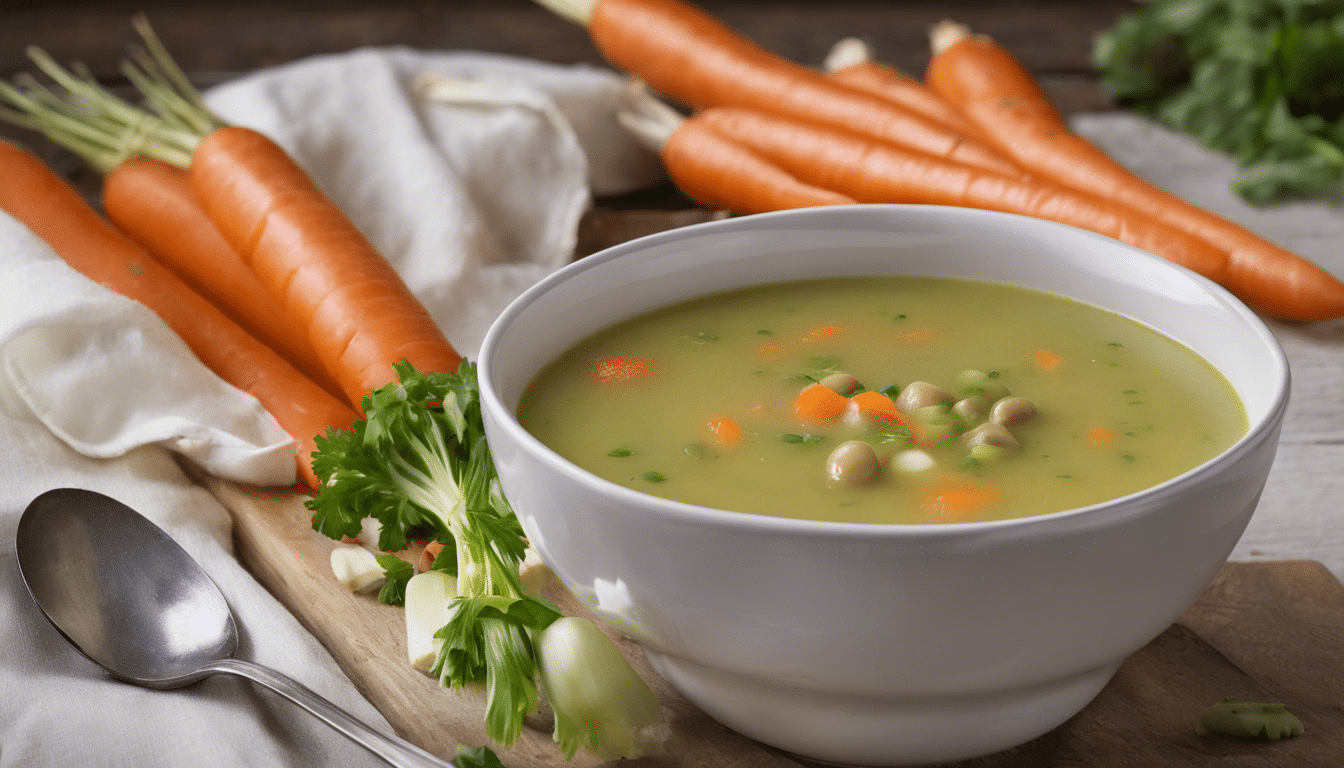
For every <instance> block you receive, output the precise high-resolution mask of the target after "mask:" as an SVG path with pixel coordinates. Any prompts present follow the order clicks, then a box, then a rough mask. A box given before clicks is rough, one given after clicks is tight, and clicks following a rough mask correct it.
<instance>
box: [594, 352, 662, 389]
mask: <svg viewBox="0 0 1344 768" xmlns="http://www.w3.org/2000/svg"><path fill="white" fill-rule="evenodd" d="M657 367H658V365H657V363H655V362H654V361H653V360H650V359H649V358H647V357H599V358H597V359H596V360H594V361H593V363H592V370H593V376H594V377H595V378H596V379H597V380H598V381H600V382H602V383H603V384H618V383H620V382H623V381H631V380H633V379H638V378H641V377H643V376H647V375H648V374H650V373H653V372H654V370H655V369H657Z"/></svg>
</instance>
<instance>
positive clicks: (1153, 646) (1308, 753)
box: [200, 478, 1344, 768]
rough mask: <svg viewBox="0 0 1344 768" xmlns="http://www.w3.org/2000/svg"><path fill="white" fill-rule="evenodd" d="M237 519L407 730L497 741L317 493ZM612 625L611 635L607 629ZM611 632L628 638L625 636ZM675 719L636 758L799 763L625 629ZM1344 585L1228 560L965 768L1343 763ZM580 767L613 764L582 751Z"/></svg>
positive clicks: (506, 754) (1300, 565) (271, 502)
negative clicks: (408, 638)
mask: <svg viewBox="0 0 1344 768" xmlns="http://www.w3.org/2000/svg"><path fill="white" fill-rule="evenodd" d="M200 480H201V482H202V483H204V484H205V485H206V486H207V487H208V488H209V489H210V490H211V491H212V492H213V493H214V494H215V496H216V497H217V498H218V499H219V500H220V501H221V502H222V503H223V504H224V505H225V506H226V507H228V508H229V510H230V511H231V512H232V513H233V517H234V522H235V525H234V535H235V539H236V544H237V548H238V555H239V557H240V558H241V559H242V561H243V562H244V564H245V565H246V566H247V567H248V568H249V569H250V570H251V571H252V573H253V574H254V575H255V576H256V577H257V578H258V579H259V580H260V581H261V582H262V583H263V584H265V585H266V587H267V588H268V589H270V591H271V592H272V593H273V594H274V595H275V596H276V597H277V598H278V599H279V600H280V601H281V602H282V603H284V604H285V605H286V606H287V607H288V608H289V609H290V610H291V611H293V612H294V613H295V614H296V615H297V616H298V618H299V619H300V620H301V621H302V622H303V624H304V625H305V626H306V627H308V629H309V630H310V631H312V632H313V634H314V635H316V637H317V638H318V640H319V641H321V642H322V643H323V644H324V645H325V646H326V647H327V649H328V650H329V651H330V652H331V654H332V655H333V656H334V657H335V659H336V661H337V662H338V663H339V664H340V666H341V668H342V669H344V670H345V672H346V673H347V674H348V675H349V676H350V678H351V679H352V680H353V681H354V682H355V684H356V685H357V686H358V687H359V688H360V690H361V691H362V692H363V693H364V695H365V696H366V697H367V698H368V699H369V700H370V701H371V702H372V703H373V704H374V706H376V707H377V708H378V709H379V711H381V712H382V713H383V715H384V716H386V717H387V719H388V721H389V722H390V723H391V724H392V726H393V727H394V728H396V730H397V732H398V733H399V734H400V735H402V736H403V737H405V738H407V739H409V740H410V741H412V742H414V743H416V744H418V745H420V746H421V747H423V748H425V749H427V750H429V751H431V752H433V753H435V754H438V755H441V756H444V757H450V756H451V755H452V754H453V752H454V750H455V748H456V746H457V744H458V743H465V744H468V745H479V744H483V743H485V741H486V739H485V734H484V730H483V728H482V727H481V713H482V712H483V711H484V697H483V696H481V695H479V694H478V692H476V691H448V690H445V689H443V688H440V687H439V685H438V683H437V681H436V680H433V679H431V678H429V677H426V676H425V675H423V674H421V673H419V672H416V671H415V670H413V669H411V667H410V665H409V664H408V663H407V661H406V653H405V645H404V638H403V632H404V625H403V619H402V609H401V608H399V607H395V606H387V605H381V604H379V603H378V602H377V600H376V599H375V598H373V597H370V596H365V595H354V594H351V593H350V592H348V591H346V590H345V589H343V588H342V587H341V586H340V585H338V584H337V583H336V581H335V579H334V578H333V577H332V575H331V571H330V566H329V564H328V563H329V559H328V558H329V556H330V552H331V549H332V547H334V546H335V542H332V541H331V540H329V539H327V538H325V537H323V536H321V535H319V534H317V533H316V532H314V531H313V530H312V528H311V526H310V524H309V523H310V519H311V518H310V513H309V512H308V510H307V509H305V508H304V506H303V500H304V498H306V497H305V496H304V495H302V494H300V493H298V492H296V491H292V490H272V489H260V488H251V487H243V486H239V485H235V484H231V483H227V482H223V481H219V480H215V479H213V478H200ZM547 597H549V598H551V599H552V600H554V601H555V602H557V603H559V604H560V605H561V607H562V608H563V609H564V610H565V611H566V612H567V613H577V614H584V615H589V616H590V618H591V615H590V614H587V613H586V611H584V609H583V608H582V606H581V605H579V604H578V603H577V602H576V601H575V600H574V599H573V598H572V596H570V595H569V594H568V593H567V592H565V591H564V590H563V588H561V587H560V586H559V585H558V584H555V583H554V582H553V583H552V585H551V593H550V594H548V595H547ZM609 634H610V633H609ZM613 637H616V636H615V635H614V634H613ZM616 639H617V641H618V643H619V644H620V646H621V648H622V650H623V651H625V653H626V655H627V657H629V658H630V659H631V661H632V663H633V664H634V665H635V668H636V669H637V670H638V671H639V672H640V674H641V675H643V676H644V678H645V680H647V681H648V682H649V684H650V685H651V686H652V687H653V689H654V692H655V693H656V694H657V695H658V697H659V699H660V700H661V701H662V703H663V705H664V708H665V711H666V712H667V714H668V718H669V724H670V727H671V736H670V738H669V739H668V741H667V754H666V755H662V756H660V757H657V758H650V759H642V760H637V761H625V762H623V763H621V765H622V766H631V768H635V767H638V768H643V767H644V766H696V767H699V766H715V767H716V768H789V767H790V766H792V767H793V768H797V766H800V765H808V764H809V763H808V762H807V761H803V760H799V759H797V758H793V757H790V756H787V755H784V754H782V753H780V752H778V751H776V750H773V749H771V748H769V747H765V746H763V745H761V744H759V743H757V742H754V741H752V740H750V739H747V738H745V737H743V736H739V735H738V734H736V733H734V732H732V731H729V730H727V729H726V728H724V727H722V726H720V725H718V724H717V723H715V722H714V721H713V720H710V719H709V718H708V717H706V716H705V715H704V714H702V713H700V712H699V711H698V710H697V709H696V708H695V707H694V706H692V705H691V704H690V703H689V702H687V701H686V700H685V699H684V698H682V697H681V696H680V695H679V694H677V693H676V692H675V691H673V690H672V689H671V688H670V687H668V685H667V684H666V683H665V682H663V681H662V679H661V678H659V677H658V675H657V674H656V673H655V672H654V671H653V670H652V669H651V668H650V667H649V665H648V664H647V662H646V661H645V660H644V657H643V654H642V653H640V651H639V649H638V647H637V646H635V645H634V644H633V643H631V642H630V641H628V640H624V639H623V638H619V637H616ZM1225 697H1231V698H1238V699H1251V700H1257V701H1276V702H1281V703H1284V704H1286V705H1287V706H1288V708H1289V710H1290V711H1291V712H1293V713H1294V714H1296V715H1297V716H1298V718H1299V719H1301V720H1302V722H1303V724H1304V725H1305V727H1306V732H1305V734H1304V735H1302V736H1301V737H1298V738H1296V739H1291V740H1287V741H1281V742H1272V743H1265V744H1250V743H1244V742H1240V741H1236V740H1234V739H1230V738H1225V737H1200V736H1196V735H1195V732H1194V722H1195V719H1196V718H1197V717H1198V715H1199V713H1200V712H1201V711H1202V710H1203V709H1204V708H1205V707H1206V706H1208V705H1210V704H1212V703H1214V702H1215V701H1217V700H1219V699H1221V698H1225ZM496 752H497V753H498V754H499V756H500V758H501V759H502V760H503V762H504V763H505V765H507V766H509V767H510V768H542V767H543V766H545V767H551V766H556V765H560V764H562V763H563V760H562V758H561V757H560V755H559V753H558V752H557V751H556V749H555V746H554V744H553V743H552V742H551V738H550V721H549V719H548V718H547V716H546V715H545V714H544V713H542V714H539V715H537V716H535V717H534V718H532V719H531V720H530V721H529V727H528V728H525V729H524V733H523V736H522V738H521V739H520V740H519V742H518V743H517V744H516V745H514V746H513V747H511V748H509V749H507V750H503V749H496ZM1341 754H1344V586H1341V585H1340V583H1339V582H1338V581H1337V580H1335V578H1334V577H1333V576H1332V575H1331V574H1330V572H1329V571H1327V570H1326V569H1325V567H1324V566H1322V565H1321V564H1320V563H1316V562H1313V561H1301V560H1299V561H1280V562H1268V563H1229V564H1227V565H1226V566H1225V567H1224V568H1223V570H1222V572H1221V573H1220V574H1219V575H1218V578H1217V580H1216V581H1215V582H1214V583H1213V585H1212V586H1210V588H1209V589H1208V591H1207V592H1205V594H1204V596H1203V597H1202V598H1201V599H1200V600H1199V602H1198V603H1196V604H1195V605H1194V606H1192V607H1191V608H1190V609H1189V610H1188V611H1186V612H1185V614H1184V615H1183V616H1182V617H1181V618H1180V620H1179V621H1178V622H1177V623H1176V624H1174V625H1173V626H1172V627H1171V628H1170V629H1168V630H1167V631H1166V632H1164V633H1163V634H1162V635H1161V636H1159V637H1158V638H1156V639H1155V640H1153V641H1152V642H1151V643H1149V644H1148V645H1147V646H1146V647H1145V648H1143V649H1142V650H1140V651H1139V652H1138V653H1136V654H1135V655H1134V656H1132V657H1131V658H1130V659H1128V660H1127V661H1126V662H1125V663H1124V664H1123V665H1122V666H1121V668H1120V671H1119V672H1118V673H1117V674H1116V676H1115V678H1114V679H1113V680H1112V681H1111V682H1110V684H1109V685H1107V687H1106V688H1105V689H1104V690H1103V691H1102V693H1101V695H1100V696H1098V697H1097V699H1096V700H1095V701H1093V702H1092V703H1091V704H1090V705H1089V706H1088V707H1087V708H1086V709H1084V710H1083V711H1082V712H1081V713H1079V714H1078V715H1077V716H1075V717H1074V718H1073V719H1071V720H1069V721H1068V722H1067V723H1065V724H1064V725H1062V726H1060V727H1059V728H1056V729H1055V730H1054V731H1052V732H1050V733H1048V734H1046V735H1044V736H1042V737H1040V738H1038V739H1036V740H1035V741H1032V742H1030V743H1028V744H1025V745H1023V746H1021V747H1018V748H1016V749H1013V750H1009V751H1007V752H1003V753H999V754H996V755H992V756H989V757H984V758H979V759H976V760H971V761H967V762H963V763H958V764H957V766H959V767H961V768H1038V767H1039V768H1045V767H1046V766H1052V767H1053V766H1088V767H1089V768H1139V767H1140V766H1142V767H1143V768H1148V767H1149V766H1162V767H1163V768H1184V767H1186V766H1188V767H1190V768H1197V767H1202V766H1210V767H1213V766H1218V767H1219V768H1226V767H1227V766H1257V768H1259V767H1264V768H1279V767H1280V766H1282V767H1283V768H1289V767H1291V768H1313V767H1315V766H1321V767H1322V768H1324V767H1325V766H1336V765H1340V764H1341V763H1344V758H1341V757H1340V756H1341ZM570 764H571V765H574V766H576V767H581V768H586V767H587V766H596V765H602V764H603V762H602V761H600V760H597V759H595V758H592V757H591V756H587V755H583V754H580V755H578V756H576V757H575V759H574V760H573V761H572V762H571V763H570Z"/></svg>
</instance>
